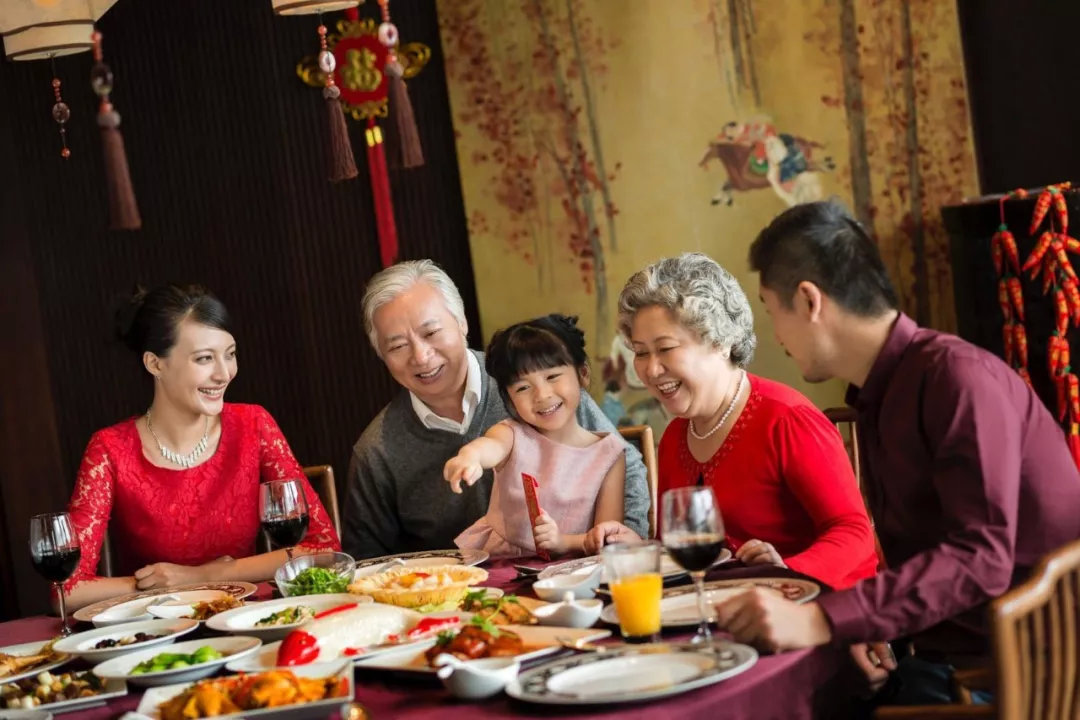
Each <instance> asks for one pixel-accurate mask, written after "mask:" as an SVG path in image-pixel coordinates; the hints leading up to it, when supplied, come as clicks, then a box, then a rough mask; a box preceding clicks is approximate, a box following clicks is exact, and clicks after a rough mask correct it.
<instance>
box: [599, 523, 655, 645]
mask: <svg viewBox="0 0 1080 720" xmlns="http://www.w3.org/2000/svg"><path fill="white" fill-rule="evenodd" d="M661 556H662V548H661V547H660V543H658V542H657V541H655V540H651V541H649V542H642V543H615V544H613V545H605V546H604V549H603V551H602V552H601V557H602V558H603V560H604V570H605V571H606V572H607V580H608V586H609V587H610V588H611V598H612V600H613V601H614V602H615V614H616V615H618V616H619V631H620V632H621V633H622V636H623V639H625V640H626V641H627V642H631V643H635V642H654V641H655V640H656V638H657V635H659V633H660V595H661V592H662V590H663V585H664V583H663V578H662V577H661V575H660V558H661Z"/></svg>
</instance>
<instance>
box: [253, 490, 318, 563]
mask: <svg viewBox="0 0 1080 720" xmlns="http://www.w3.org/2000/svg"><path fill="white" fill-rule="evenodd" d="M259 522H260V523H261V524H262V528H263V530H264V531H266V535H267V537H269V538H270V542H271V544H272V545H276V546H277V547H283V548H285V552H286V553H287V554H288V556H289V559H290V560H291V559H292V556H293V551H292V549H293V546H295V545H297V544H298V543H299V542H300V541H301V540H303V539H304V535H305V534H306V533H307V528H308V504H307V497H306V496H305V495H304V483H303V482H302V481H301V480H299V479H295V478H293V479H287V480H272V481H270V482H265V483H263V484H262V485H260V486H259Z"/></svg>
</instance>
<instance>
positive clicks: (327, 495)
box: [304, 465, 341, 538]
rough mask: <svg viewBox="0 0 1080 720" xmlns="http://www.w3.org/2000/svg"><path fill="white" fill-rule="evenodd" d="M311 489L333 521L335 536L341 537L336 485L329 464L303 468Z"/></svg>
mask: <svg viewBox="0 0 1080 720" xmlns="http://www.w3.org/2000/svg"><path fill="white" fill-rule="evenodd" d="M304 475H307V479H308V482H310V483H311V488H312V490H314V491H315V494H316V495H318V496H319V500H320V501H321V502H322V504H323V507H324V508H326V514H327V515H329V516H330V522H332V523H334V530H335V531H336V532H337V536H338V537H339V538H340V537H341V514H340V512H339V510H338V501H337V487H336V486H335V485H334V468H332V467H330V466H329V465H312V466H311V467H306V468H304Z"/></svg>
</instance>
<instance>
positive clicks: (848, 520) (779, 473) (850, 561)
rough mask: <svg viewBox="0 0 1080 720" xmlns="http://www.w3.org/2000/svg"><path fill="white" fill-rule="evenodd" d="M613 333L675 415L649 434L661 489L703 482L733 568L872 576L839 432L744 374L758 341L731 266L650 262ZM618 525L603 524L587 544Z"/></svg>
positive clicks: (863, 522) (685, 258) (862, 517)
mask: <svg viewBox="0 0 1080 720" xmlns="http://www.w3.org/2000/svg"><path fill="white" fill-rule="evenodd" d="M619 329H620V330H621V331H622V333H623V335H624V336H625V337H627V338H628V339H629V341H630V344H631V346H632V348H633V350H634V368H635V370H637V373H638V375H639V376H640V377H641V379H642V380H643V381H644V382H645V383H646V385H647V386H648V389H649V392H650V393H651V394H652V395H653V396H654V397H655V398H656V399H657V400H659V401H660V403H661V405H662V406H663V407H664V410H665V411H666V412H667V413H668V414H669V415H674V416H675V419H674V420H672V422H671V423H670V424H669V425H668V427H667V429H666V430H665V431H664V435H663V437H662V438H661V440H660V452H659V466H660V486H659V491H660V495H661V496H662V495H663V491H665V490H668V489H670V488H676V487H682V486H686V485H694V484H698V483H707V484H708V485H709V486H711V487H712V488H713V490H714V492H715V493H716V498H717V502H718V503H719V506H720V511H721V514H722V515H723V519H724V529H725V531H726V533H727V541H728V543H729V545H730V546H731V547H732V549H733V550H734V551H735V557H736V558H738V559H739V560H741V561H743V562H744V563H747V564H759V563H771V564H773V565H777V566H780V567H790V568H791V569H793V570H797V571H798V572H801V573H804V574H806V575H810V576H812V577H815V578H818V579H819V580H821V581H822V582H824V583H826V584H827V585H830V586H832V587H834V588H846V587H850V586H851V585H853V584H854V583H855V582H856V581H858V580H860V579H862V578H864V577H869V576H871V575H873V574H874V572H875V570H876V566H877V557H876V555H875V553H874V538H873V533H872V531H871V529H870V521H869V519H868V518H867V515H866V508H865V506H864V505H863V501H862V497H861V496H860V494H859V489H858V486H857V485H856V482H855V476H854V473H853V472H852V469H851V463H850V461H849V460H848V457H847V454H846V453H845V451H844V446H843V442H842V441H841V438H840V434H839V433H838V432H837V430H836V428H835V427H833V425H832V423H830V422H829V420H828V419H827V418H826V417H825V416H824V414H822V412H821V411H820V410H818V409H817V408H816V407H814V406H813V404H811V403H810V401H809V400H807V399H806V398H805V397H803V396H802V395H801V394H799V393H798V392H796V391H795V390H793V389H792V388H789V387H787V386H785V385H781V384H780V383H776V382H772V381H770V380H766V379H764V378H760V377H757V376H755V375H751V374H749V373H747V372H746V370H744V369H743V368H745V366H746V365H747V364H749V362H750V359H751V357H752V356H753V353H754V347H755V345H756V343H757V340H756V338H755V336H754V318H753V314H752V312H751V310H750V303H749V302H748V301H747V299H746V295H745V293H743V291H742V288H740V287H739V284H738V282H737V281H736V280H735V278H734V277H732V276H731V274H730V273H728V272H727V271H726V270H724V269H723V268H722V267H720V265H718V264H717V263H716V262H715V261H713V260H711V259H710V258H708V257H706V256H705V255H701V254H698V253H692V254H685V255H682V256H680V257H677V258H667V259H664V260H661V261H660V262H658V263H656V264H655V265H652V266H650V267H648V268H646V269H645V270H642V271H641V272H638V273H636V274H635V275H634V276H633V277H631V278H630V280H629V281H628V282H627V283H626V287H624V288H623V291H622V294H621V295H620V296H619ZM627 532H628V531H627V530H625V529H624V528H622V527H621V526H616V525H613V526H610V527H607V528H602V529H600V530H597V531H595V532H594V534H593V538H592V539H591V543H590V545H591V546H592V547H595V546H597V545H602V544H603V542H604V541H605V539H607V541H609V542H610V541H611V540H613V539H618V540H622V539H627V538H628V536H627V535H626V533H627ZM630 539H632V538H630ZM592 547H590V549H592Z"/></svg>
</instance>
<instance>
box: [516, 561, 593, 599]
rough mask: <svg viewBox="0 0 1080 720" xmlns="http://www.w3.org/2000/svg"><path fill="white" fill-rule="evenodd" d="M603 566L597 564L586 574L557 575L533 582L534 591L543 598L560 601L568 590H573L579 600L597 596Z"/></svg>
mask: <svg viewBox="0 0 1080 720" xmlns="http://www.w3.org/2000/svg"><path fill="white" fill-rule="evenodd" d="M602 576H603V566H601V565H597V566H596V568H595V569H594V570H593V572H591V573H589V574H588V575H585V574H581V575H578V574H570V575H556V576H555V577H550V578H547V579H546V580H537V581H536V582H534V583H533V591H534V592H536V594H537V595H538V596H539V597H540V599H541V600H547V601H548V602H559V601H561V600H562V599H563V596H564V595H566V593H567V592H572V593H573V594H574V598H576V599H577V600H588V599H590V598H594V597H596V588H598V587H600V579H601V577H602Z"/></svg>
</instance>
